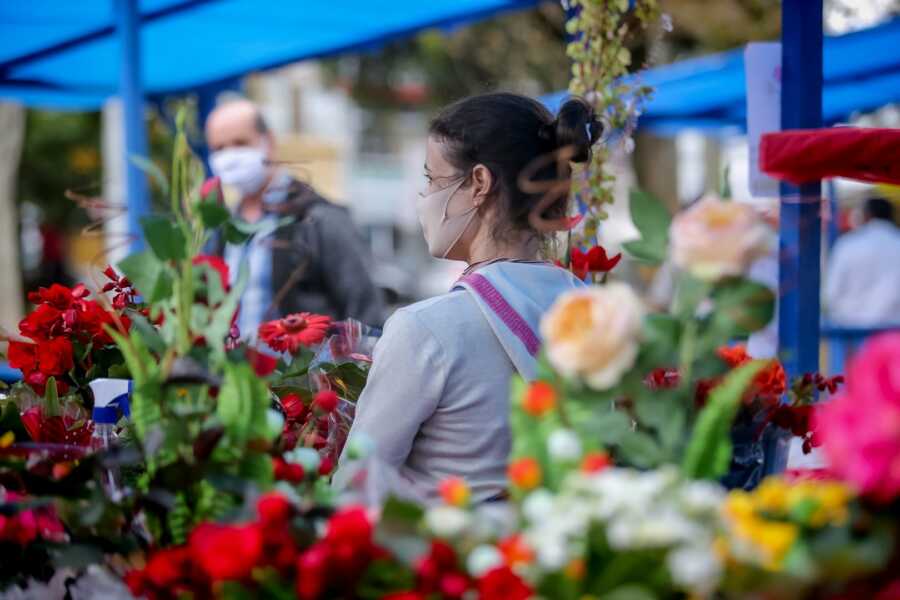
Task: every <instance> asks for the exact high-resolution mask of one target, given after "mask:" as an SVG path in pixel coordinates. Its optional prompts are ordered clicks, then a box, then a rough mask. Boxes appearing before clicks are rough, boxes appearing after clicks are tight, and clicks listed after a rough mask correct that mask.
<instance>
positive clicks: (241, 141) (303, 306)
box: [206, 99, 384, 339]
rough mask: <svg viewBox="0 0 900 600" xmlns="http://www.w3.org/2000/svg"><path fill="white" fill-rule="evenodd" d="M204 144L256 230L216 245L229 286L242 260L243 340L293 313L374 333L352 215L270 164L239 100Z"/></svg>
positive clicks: (256, 118)
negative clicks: (245, 272) (356, 324)
mask: <svg viewBox="0 0 900 600" xmlns="http://www.w3.org/2000/svg"><path fill="white" fill-rule="evenodd" d="M206 140H207V144H208V146H209V149H210V157H209V163H210V167H211V169H212V172H213V175H215V176H217V177H219V179H220V180H221V182H222V183H223V184H224V185H226V186H230V187H233V188H234V189H236V190H237V191H238V192H239V194H240V203H239V205H238V206H237V209H236V211H237V215H238V216H239V217H240V218H241V219H243V220H244V221H246V222H248V223H255V224H257V225H258V227H259V230H258V231H257V233H256V234H255V235H254V236H253V237H252V238H251V239H250V240H249V241H248V242H246V243H244V244H239V245H238V244H226V243H224V242H222V241H220V242H219V243H218V253H219V254H220V255H222V256H223V257H224V258H225V261H226V262H227V263H228V267H229V272H230V274H231V279H232V282H234V280H235V279H236V278H237V274H238V270H239V266H240V264H241V263H242V262H243V261H246V262H247V265H248V266H249V280H248V285H247V289H246V290H245V292H244V295H243V296H242V298H241V305H240V309H239V314H238V327H239V328H240V331H241V335H242V337H244V338H245V339H255V337H256V332H257V329H258V327H259V325H260V323H262V322H264V321H267V320H271V319H276V318H279V317H283V316H285V315H288V314H292V313H298V312H310V313H316V314H322V315H327V316H330V317H332V318H334V319H336V320H342V319H346V318H353V319H357V320H359V321H362V322H363V323H365V324H367V325H372V326H375V327H380V326H381V323H382V320H383V318H384V309H383V302H382V299H381V295H380V292H379V290H378V289H377V288H376V286H375V285H374V283H373V282H372V279H371V277H370V276H369V265H368V257H367V252H366V249H365V246H364V243H363V241H362V239H361V237H360V236H359V235H358V233H357V231H356V229H355V228H354V226H353V224H352V222H351V220H350V215H349V214H348V212H347V210H346V209H344V208H342V207H340V206H337V205H335V204H332V203H330V202H328V201H327V200H325V199H324V198H322V197H321V196H320V195H319V194H317V193H316V191H315V190H314V189H313V188H312V187H310V186H309V185H307V184H305V183H303V182H300V181H298V180H296V179H294V178H293V177H291V175H290V174H289V173H287V172H286V171H285V170H284V169H282V168H279V167H278V166H277V165H276V164H275V163H274V162H273V152H274V148H275V139H274V136H273V135H272V133H271V131H270V130H269V128H268V126H267V125H266V122H265V120H264V119H263V117H262V114H261V113H260V111H259V108H258V107H257V106H256V105H255V104H253V103H252V102H250V101H249V100H245V99H239V100H231V101H228V102H226V103H224V104H221V105H219V106H218V107H216V109H215V110H213V111H212V113H211V114H210V115H209V118H208V119H207V121H206ZM285 218H287V219H288V222H287V223H286V224H284V223H283V221H284V219H285Z"/></svg>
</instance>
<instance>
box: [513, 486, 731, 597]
mask: <svg viewBox="0 0 900 600" xmlns="http://www.w3.org/2000/svg"><path fill="white" fill-rule="evenodd" d="M724 498H725V490H724V489H723V488H721V487H720V486H718V485H716V484H713V483H708V482H696V481H695V482H684V481H682V480H681V479H680V478H679V476H678V473H677V471H676V470H675V469H666V468H663V469H658V470H655V471H647V472H639V471H634V470H630V469H618V468H610V469H606V470H604V471H602V472H600V473H597V474H584V473H575V474H572V475H571V476H570V477H569V478H568V479H567V480H566V482H565V483H564V484H563V486H562V490H561V491H560V492H559V493H558V494H556V495H554V494H552V493H551V492H550V491H548V490H546V489H538V490H535V491H534V492H532V493H531V494H529V496H528V497H527V498H526V499H525V501H524V504H523V506H522V511H523V516H524V518H525V520H526V522H527V526H526V529H525V531H524V536H525V540H526V541H527V542H528V544H529V545H530V546H531V547H532V548H534V549H535V552H536V558H537V567H538V568H540V569H542V570H547V571H556V570H559V569H562V568H564V567H565V566H566V565H567V564H569V563H570V561H572V560H573V559H575V558H577V557H580V556H583V555H584V552H585V549H586V546H587V541H588V540H587V535H588V532H589V531H591V530H596V527H597V526H600V527H602V528H603V529H604V530H605V532H606V537H607V542H608V544H609V546H610V548H612V549H613V550H614V551H620V552H625V551H629V550H639V549H652V548H658V549H668V554H667V561H666V562H667V567H668V569H669V571H670V574H671V576H672V579H673V581H675V583H676V584H678V585H679V586H681V587H684V588H685V589H687V590H689V591H692V592H695V593H698V594H705V593H708V592H710V591H711V590H713V589H715V587H716V585H717V583H718V581H719V577H720V576H721V573H722V564H721V560H720V559H719V558H718V557H717V555H716V553H715V552H714V549H713V546H714V540H715V535H716V532H717V530H719V529H720V521H719V519H720V517H719V514H720V507H721V504H722V502H723V500H724ZM592 526H593V527H592Z"/></svg>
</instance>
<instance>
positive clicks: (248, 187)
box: [209, 146, 269, 196]
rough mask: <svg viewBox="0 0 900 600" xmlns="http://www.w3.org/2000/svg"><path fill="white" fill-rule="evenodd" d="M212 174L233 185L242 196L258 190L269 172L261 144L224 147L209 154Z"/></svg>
mask: <svg viewBox="0 0 900 600" xmlns="http://www.w3.org/2000/svg"><path fill="white" fill-rule="evenodd" d="M209 166H210V168H211V169H212V172H213V175H215V176H216V177H218V178H219V179H221V180H222V183H224V184H225V185H230V186H233V187H235V188H236V189H237V190H238V191H239V192H240V193H241V195H242V196H249V195H251V194H255V193H257V192H258V191H260V190H261V189H262V188H263V186H264V185H265V184H266V177H267V176H268V174H269V170H268V167H267V165H266V151H265V149H264V148H263V147H262V146H251V147H240V148H225V149H223V150H217V151H216V152H213V153H212V154H210V155H209Z"/></svg>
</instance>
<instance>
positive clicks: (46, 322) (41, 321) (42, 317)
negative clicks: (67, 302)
mask: <svg viewBox="0 0 900 600" xmlns="http://www.w3.org/2000/svg"><path fill="white" fill-rule="evenodd" d="M66 312H67V313H72V314H69V315H67V316H64V315H63V312H62V311H61V310H59V309H56V308H54V307H52V306H50V305H49V304H40V305H38V307H37V308H35V309H34V310H33V311H31V313H29V314H28V316H27V317H25V318H24V319H22V320H21V321H20V322H19V331H21V332H22V335H25V336H28V337H30V338H31V339H33V340H42V339H47V338H50V337H53V336H56V335H63V334H66V333H68V332H70V331H71V328H72V326H73V325H74V321H75V319H74V314H75V311H72V310H67V311H66Z"/></svg>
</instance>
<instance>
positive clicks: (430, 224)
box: [416, 177, 478, 258]
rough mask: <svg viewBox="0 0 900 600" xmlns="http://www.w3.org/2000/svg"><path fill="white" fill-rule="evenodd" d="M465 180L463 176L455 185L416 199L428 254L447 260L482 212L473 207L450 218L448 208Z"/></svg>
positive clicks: (421, 195)
mask: <svg viewBox="0 0 900 600" xmlns="http://www.w3.org/2000/svg"><path fill="white" fill-rule="evenodd" d="M465 181H466V178H465V177H462V178H461V179H460V180H459V181H458V182H456V183H454V184H452V185H449V186H447V187H445V188H443V189H440V190H437V191H436V192H432V193H430V194H420V195H419V197H418V198H417V199H416V212H417V213H418V215H419V223H421V224H422V232H423V233H424V235H425V242H426V243H427V244H428V252H429V254H431V255H432V256H434V257H435V258H447V255H448V254H450V251H451V250H453V246H455V245H456V242H458V241H459V238H461V237H462V236H463V234H464V233H465V232H466V229H467V228H468V227H469V224H470V223H471V222H472V219H474V218H475V214H476V212H477V211H478V207H477V206H473V207H472V208H470V209H469V210H467V211H465V212H464V213H462V214H460V215H457V216H455V217H448V216H447V207H448V206H450V200H451V199H452V198H453V194H455V193H456V192H457V191H458V190H459V188H460V187H461V186H462V184H463V183H464V182H465Z"/></svg>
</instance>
